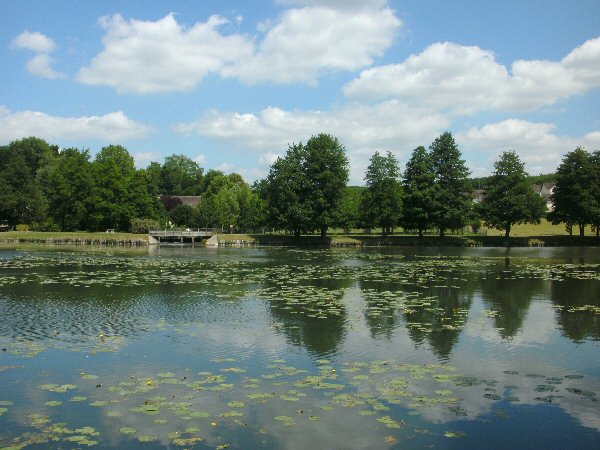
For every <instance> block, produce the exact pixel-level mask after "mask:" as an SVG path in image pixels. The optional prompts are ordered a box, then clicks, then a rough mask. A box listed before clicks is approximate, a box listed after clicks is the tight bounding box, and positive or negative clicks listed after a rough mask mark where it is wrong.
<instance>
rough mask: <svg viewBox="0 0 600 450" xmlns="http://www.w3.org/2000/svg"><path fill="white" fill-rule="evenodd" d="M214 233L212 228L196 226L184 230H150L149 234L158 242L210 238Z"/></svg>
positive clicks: (191, 240) (192, 241) (194, 240)
mask: <svg viewBox="0 0 600 450" xmlns="http://www.w3.org/2000/svg"><path fill="white" fill-rule="evenodd" d="M215 233H216V231H215V229H214V228H196V229H186V230H150V233H149V234H150V236H152V237H153V238H154V239H156V240H157V241H158V242H163V241H164V242H181V243H182V244H183V243H184V242H191V243H192V244H193V243H194V242H196V241H200V240H202V239H206V238H210V237H212V236H213V235H214V234H215Z"/></svg>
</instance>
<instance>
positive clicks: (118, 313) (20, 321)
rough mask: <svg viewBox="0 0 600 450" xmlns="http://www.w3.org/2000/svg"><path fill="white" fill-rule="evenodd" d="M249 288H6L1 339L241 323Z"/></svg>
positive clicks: (76, 338) (76, 337)
mask: <svg viewBox="0 0 600 450" xmlns="http://www.w3.org/2000/svg"><path fill="white" fill-rule="evenodd" d="M250 289H251V286H249V285H234V284H231V285H227V284H223V285H219V286H217V287H209V286H204V285H190V284H173V283H168V282H165V283H161V284H145V285H140V286H116V285H112V286H104V285H100V284H92V285H89V286H88V287H83V286H74V285H71V284H68V283H59V284H39V283H26V284H16V285H11V286H4V287H2V288H1V290H0V295H1V296H2V297H3V301H2V302H0V317H3V320H1V321H0V335H3V336H9V337H11V338H13V339H21V338H22V339H28V340H45V339H49V338H50V339H60V340H63V341H68V342H86V341H87V340H88V338H90V337H92V338H96V337H98V336H99V335H100V334H104V335H107V336H122V337H129V336H135V335H138V334H139V333H140V332H144V331H145V330H147V329H148V325H149V323H151V321H155V320H159V319H164V320H165V321H166V322H167V323H172V324H178V323H182V322H193V321H198V322H211V321H218V320H220V321H225V319H235V318H236V317H237V318H238V319H239V314H238V311H239V302H236V301H232V300H237V299H239V298H242V297H244V296H245V295H247V293H248V291H249V290H250Z"/></svg>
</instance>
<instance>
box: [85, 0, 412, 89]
mask: <svg viewBox="0 0 600 450" xmlns="http://www.w3.org/2000/svg"><path fill="white" fill-rule="evenodd" d="M330 3H331V2H330ZM234 20H237V18H236V19H234ZM225 23H227V20H226V19H225V18H223V17H221V16H212V17H210V18H209V19H208V20H207V21H206V22H198V23H196V24H194V25H193V26H191V27H186V26H184V25H181V24H179V23H178V22H177V20H176V19H175V16H174V15H173V14H169V15H167V16H166V17H164V18H162V19H160V20H157V21H146V20H135V19H131V20H126V19H124V18H123V17H122V16H120V15H114V16H110V17H104V18H102V19H101V20H100V24H101V26H102V27H103V28H104V29H105V31H106V32H105V36H104V38H103V44H104V49H103V50H102V51H101V52H100V53H99V54H98V55H96V56H95V57H94V58H93V59H92V61H91V63H90V64H89V66H87V67H83V68H81V69H80V71H79V73H78V76H77V78H78V80H79V81H80V82H82V83H85V84H91V85H106V86H112V87H114V88H116V89H117V90H118V91H119V92H134V93H138V94H151V93H159V92H173V91H189V90H191V89H193V88H195V87H196V86H197V85H198V84H199V83H200V82H201V81H202V80H203V78H204V77H206V76H207V75H209V74H218V75H220V76H224V77H233V78H239V79H240V80H242V81H243V82H245V83H248V84H254V83H264V82H275V83H291V82H302V83H316V81H317V79H318V77H319V76H320V75H321V74H322V73H324V72H327V71H336V70H357V69H360V68H363V67H365V66H368V65H370V64H372V63H373V61H374V59H375V58H377V57H380V56H382V55H383V53H384V51H385V50H386V49H387V48H389V46H390V45H391V44H392V41H393V39H394V36H395V33H396V31H397V29H398V28H399V27H400V25H401V22H400V20H399V19H398V18H397V17H396V16H395V13H394V11H392V10H391V9H390V8H373V7H370V8H366V7H365V8H359V9H347V8H341V9H340V8H335V7H333V6H332V5H326V6H305V7H300V8H291V9H287V10H286V11H284V13H283V14H282V15H281V17H280V18H278V19H277V20H274V21H271V20H267V21H264V22H262V23H261V24H259V26H258V29H259V30H260V31H259V36H255V37H252V36H246V35H242V34H229V35H226V34H223V33H222V32H221V31H220V26H221V25H223V24H225Z"/></svg>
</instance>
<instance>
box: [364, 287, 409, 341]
mask: <svg viewBox="0 0 600 450" xmlns="http://www.w3.org/2000/svg"><path fill="white" fill-rule="evenodd" d="M359 286H360V288H361V290H362V291H363V292H366V291H369V290H374V291H377V292H394V293H397V296H398V297H400V296H401V295H402V284H400V283H397V282H383V281H382V282H372V281H366V280H362V279H361V280H359ZM364 302H365V308H364V309H365V314H364V319H365V323H366V324H367V326H368V327H369V332H370V333H371V337H373V338H379V337H384V338H386V339H388V340H389V339H391V337H392V334H393V333H394V331H396V330H397V328H398V324H399V323H400V320H401V318H402V315H401V312H400V311H399V310H398V309H397V307H396V306H395V305H394V303H395V302H396V299H395V298H388V297H382V296H379V295H374V296H370V295H365V296H364Z"/></svg>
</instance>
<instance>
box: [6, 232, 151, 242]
mask: <svg viewBox="0 0 600 450" xmlns="http://www.w3.org/2000/svg"><path fill="white" fill-rule="evenodd" d="M0 242H6V243H35V244H44V243H46V244H73V245H148V243H149V240H148V235H145V234H133V233H87V232H52V231H8V232H5V233H0Z"/></svg>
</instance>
